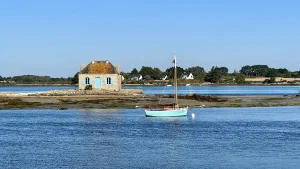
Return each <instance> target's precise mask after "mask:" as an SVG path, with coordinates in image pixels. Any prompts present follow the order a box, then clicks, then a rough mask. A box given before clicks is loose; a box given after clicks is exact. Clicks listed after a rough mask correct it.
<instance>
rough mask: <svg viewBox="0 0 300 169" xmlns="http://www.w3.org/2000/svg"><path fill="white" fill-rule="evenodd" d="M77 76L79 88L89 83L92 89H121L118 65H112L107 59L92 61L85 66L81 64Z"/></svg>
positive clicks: (83, 87)
mask: <svg viewBox="0 0 300 169" xmlns="http://www.w3.org/2000/svg"><path fill="white" fill-rule="evenodd" d="M78 78H79V79H78V84H79V89H85V88H86V86H87V85H91V86H92V88H93V90H94V89H95V90H101V89H105V90H111V91H120V90H121V81H122V76H121V75H120V66H119V65H116V66H113V65H112V64H111V63H110V62H109V61H108V60H104V61H92V62H91V63H89V64H88V65H87V66H84V65H81V66H80V72H79V74H78Z"/></svg>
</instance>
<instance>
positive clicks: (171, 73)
mask: <svg viewBox="0 0 300 169" xmlns="http://www.w3.org/2000/svg"><path fill="white" fill-rule="evenodd" d="M176 70H177V78H180V77H181V76H182V75H183V74H184V69H183V68H182V67H179V66H177V67H176ZM166 74H167V75H168V78H169V79H174V67H170V68H168V69H167V70H166Z"/></svg>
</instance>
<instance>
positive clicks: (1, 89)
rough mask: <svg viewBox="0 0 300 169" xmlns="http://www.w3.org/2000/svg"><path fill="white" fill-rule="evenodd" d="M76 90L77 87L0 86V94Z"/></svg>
mask: <svg viewBox="0 0 300 169" xmlns="http://www.w3.org/2000/svg"><path fill="white" fill-rule="evenodd" d="M77 88H78V87H77V86H0V92H14V93H37V92H45V91H50V90H69V89H77Z"/></svg>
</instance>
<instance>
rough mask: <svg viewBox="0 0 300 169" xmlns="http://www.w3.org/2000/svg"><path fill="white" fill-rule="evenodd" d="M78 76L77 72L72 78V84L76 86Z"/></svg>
mask: <svg viewBox="0 0 300 169" xmlns="http://www.w3.org/2000/svg"><path fill="white" fill-rule="evenodd" d="M78 74H79V72H77V73H76V74H75V75H74V77H73V78H72V84H78Z"/></svg>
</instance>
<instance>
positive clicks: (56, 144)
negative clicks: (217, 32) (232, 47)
mask: <svg viewBox="0 0 300 169" xmlns="http://www.w3.org/2000/svg"><path fill="white" fill-rule="evenodd" d="M0 124H1V125H0V146H1V149H0V167H1V168H272V169H276V168H299V166H300V107H269V108H203V109H191V110H190V111H189V113H188V115H187V117H177V118H174V117H173V118H168V117H164V118H160V117H151V118H149V117H145V114H144V110H143V109H118V110H117V109H109V110H103V109H82V110H1V111H0Z"/></svg>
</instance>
